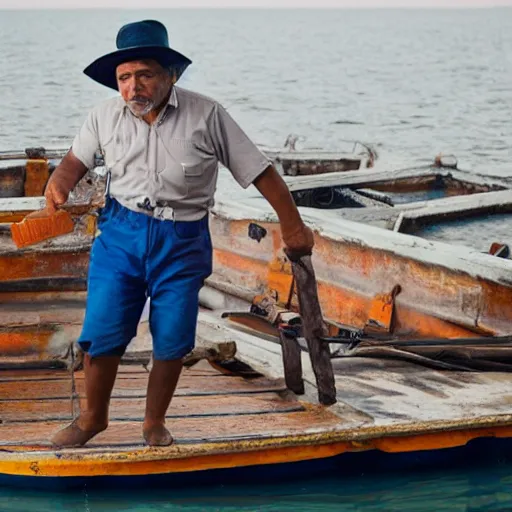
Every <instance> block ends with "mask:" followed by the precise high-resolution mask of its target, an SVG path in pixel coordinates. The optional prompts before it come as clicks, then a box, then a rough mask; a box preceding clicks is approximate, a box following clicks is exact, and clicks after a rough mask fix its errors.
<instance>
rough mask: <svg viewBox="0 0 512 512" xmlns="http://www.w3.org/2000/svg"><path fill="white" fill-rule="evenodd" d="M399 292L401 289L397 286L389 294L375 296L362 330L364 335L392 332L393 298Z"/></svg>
mask: <svg viewBox="0 0 512 512" xmlns="http://www.w3.org/2000/svg"><path fill="white" fill-rule="evenodd" d="M401 291H402V287H401V286H400V285H399V284H397V285H395V286H394V287H393V289H392V290H391V292H390V293H382V294H378V295H375V297H374V298H373V301H372V304H371V307H370V312H369V314H368V320H367V321H366V325H365V326H364V329H363V330H364V332H365V333H383V334H384V333H391V332H393V327H394V325H393V323H394V312H395V298H396V296H397V295H398V294H399V293H400V292H401Z"/></svg>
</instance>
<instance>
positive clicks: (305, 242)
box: [282, 223, 315, 260]
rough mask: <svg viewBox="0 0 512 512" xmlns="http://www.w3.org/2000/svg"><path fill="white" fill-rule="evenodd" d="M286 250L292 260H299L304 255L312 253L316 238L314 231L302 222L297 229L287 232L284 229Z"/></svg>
mask: <svg viewBox="0 0 512 512" xmlns="http://www.w3.org/2000/svg"><path fill="white" fill-rule="evenodd" d="M282 236H283V242H284V245H285V252H286V254H287V255H288V257H289V258H290V259H292V260H298V259H299V258H300V257H302V256H308V255H311V253H312V251H313V246H314V245H315V240H314V237H313V231H311V229H310V228H308V227H307V226H306V225H305V224H303V223H301V224H300V225H299V226H298V227H297V229H295V230H293V231H290V232H287V231H284V230H283V231H282Z"/></svg>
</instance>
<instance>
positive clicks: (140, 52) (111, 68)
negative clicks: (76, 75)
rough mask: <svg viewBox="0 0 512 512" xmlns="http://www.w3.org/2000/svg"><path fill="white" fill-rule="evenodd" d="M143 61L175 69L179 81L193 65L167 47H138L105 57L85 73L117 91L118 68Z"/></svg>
mask: <svg viewBox="0 0 512 512" xmlns="http://www.w3.org/2000/svg"><path fill="white" fill-rule="evenodd" d="M143 59H154V60H156V61H157V62H158V63H159V64H160V65H161V66H163V67H165V68H169V67H173V68H174V69H175V70H176V74H177V77H176V79H179V77H180V76H181V75H182V73H183V72H184V71H185V69H187V67H188V66H189V65H190V64H192V61H191V60H190V59H189V58H187V57H185V55H182V54H181V53H179V52H177V51H176V50H173V49H171V48H167V47H165V46H137V47H132V48H123V49H122V50H117V51H115V52H112V53H108V54H107V55H103V57H100V58H99V59H96V60H95V61H94V62H93V63H92V64H89V66H87V67H86V68H85V69H84V73H85V74H86V75H87V76H88V77H90V78H92V79H93V80H95V81H96V82H98V83H100V84H102V85H106V86H107V87H110V88H111V89H114V90H116V91H117V90H118V88H117V78H116V69H117V66H119V64H123V63H124V62H129V61H132V60H143Z"/></svg>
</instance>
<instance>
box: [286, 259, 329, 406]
mask: <svg viewBox="0 0 512 512" xmlns="http://www.w3.org/2000/svg"><path fill="white" fill-rule="evenodd" d="M288 257H289V259H290V261H291V262H292V271H293V276H294V278H295V283H296V286H297V295H298V299H299V308H300V315H301V318H302V329H303V335H304V337H305V338H306V341H307V344H308V349H309V356H310V358H311V365H312V366H313V371H314V373H315V377H316V384H317V388H318V400H319V402H320V403H321V404H323V405H332V404H334V403H336V385H335V382H334V372H333V369H332V363H331V351H330V349H329V345H328V344H327V343H323V342H322V341H321V340H320V338H321V337H322V336H323V335H324V329H325V326H324V323H323V317H322V310H321V308H320V303H319V302H318V290H317V284H316V277H315V271H314V269H313V264H312V263H311V256H301V257H299V258H294V257H293V256H290V255H288Z"/></svg>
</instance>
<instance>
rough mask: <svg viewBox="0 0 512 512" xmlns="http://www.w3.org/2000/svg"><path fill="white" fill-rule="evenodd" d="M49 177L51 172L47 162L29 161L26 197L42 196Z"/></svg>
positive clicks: (25, 187) (26, 170) (26, 171)
mask: <svg viewBox="0 0 512 512" xmlns="http://www.w3.org/2000/svg"><path fill="white" fill-rule="evenodd" d="M49 177H50V171H49V169H48V161H47V160H45V159H37V160H27V164H26V166H25V186H24V189H25V196H27V197H29V196H30V197H33V196H42V195H43V192H44V188H45V187H46V182H47V181H48V178H49Z"/></svg>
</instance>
